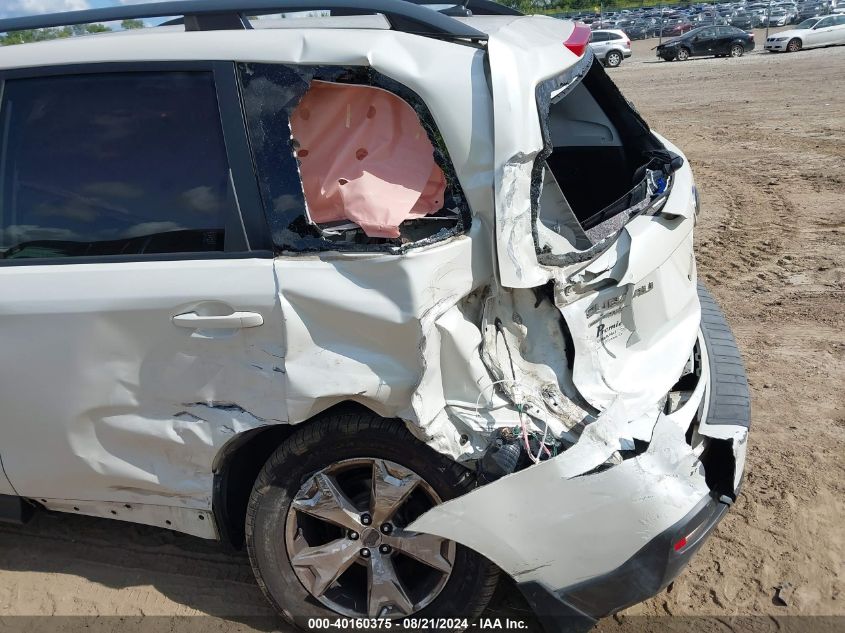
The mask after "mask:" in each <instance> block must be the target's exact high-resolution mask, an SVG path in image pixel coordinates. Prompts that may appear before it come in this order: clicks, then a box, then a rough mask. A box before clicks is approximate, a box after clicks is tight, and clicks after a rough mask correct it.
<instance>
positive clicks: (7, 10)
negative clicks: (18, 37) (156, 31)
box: [0, 0, 153, 18]
mask: <svg viewBox="0 0 845 633" xmlns="http://www.w3.org/2000/svg"><path fill="white" fill-rule="evenodd" d="M151 1H153V0H0V18H11V17H16V16H19V15H33V14H36V13H55V12H59V11H74V10H77V9H92V8H99V7H109V6H117V5H121V4H142V3H146V2H151Z"/></svg>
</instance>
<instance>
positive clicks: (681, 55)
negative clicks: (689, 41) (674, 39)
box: [675, 46, 690, 62]
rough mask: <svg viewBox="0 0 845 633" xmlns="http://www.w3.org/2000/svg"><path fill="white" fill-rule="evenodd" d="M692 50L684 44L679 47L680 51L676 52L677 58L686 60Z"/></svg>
mask: <svg viewBox="0 0 845 633" xmlns="http://www.w3.org/2000/svg"><path fill="white" fill-rule="evenodd" d="M689 56H690V51H689V49H688V48H684V47H683V46H682V47H681V48H679V49H678V52H677V53H675V59H676V60H678V61H679V62H685V61H687V60H688V59H689Z"/></svg>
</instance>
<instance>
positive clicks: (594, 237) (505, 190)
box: [472, 16, 700, 419]
mask: <svg viewBox="0 0 845 633" xmlns="http://www.w3.org/2000/svg"><path fill="white" fill-rule="evenodd" d="M485 22H488V24H485ZM472 25H473V26H475V27H476V28H479V29H481V30H486V31H487V32H488V34H489V42H488V53H489V64H490V83H491V90H492V94H493V116H494V160H495V187H496V189H495V220H496V258H497V261H498V270H499V280H500V284H501V286H502V287H503V289H504V291H506V292H507V291H508V289H511V291H512V292H517V289H527V288H531V289H535V292H537V291H539V289H541V288H545V291H546V292H551V294H552V295H553V297H554V304H555V306H556V308H557V309H558V310H559V312H560V313H561V315H562V316H563V318H564V321H565V326H564V327H565V328H567V329H568V331H569V336H571V345H572V350H570V351H568V352H567V354H570V353H572V352H573V351H574V353H572V355H571V356H569V358H570V366H569V370H570V371H571V372H572V380H573V383H574V386H575V388H576V389H577V390H578V392H579V393H580V394H581V396H583V397H584V398H585V399H586V400H587V402H588V403H589V404H590V405H592V406H593V407H595V408H596V409H598V410H604V409H606V408H607V407H608V406H610V403H611V402H612V401H613V400H614V399H615V398H617V397H622V398H624V400H625V402H626V407H627V411H628V413H629V414H630V416H631V418H632V419H633V418H635V417H636V416H638V415H641V414H643V413H645V412H646V411H648V410H649V408H650V407H654V406H655V404H654V403H656V402H658V401H659V400H660V399H661V398H662V397H663V396H664V395H665V394H666V392H667V391H668V390H669V389H670V388H671V386H672V385H673V384H674V383H675V381H676V380H677V379H678V377H679V375H680V374H681V371H682V370H683V368H684V366H685V364H686V362H687V360H688V358H689V354H690V350H691V349H692V346H693V344H694V342H695V340H696V337H697V334H698V325H699V320H700V306H699V303H698V299H697V294H696V281H695V277H696V273H695V260H694V257H693V249H692V244H693V241H692V229H693V226H694V224H695V210H696V208H697V202H696V195H695V188H694V186H693V181H692V173H691V171H690V169H689V167H688V166H687V165H686V164H684V158H683V157H682V156H681V155H680V152H679V151H678V150H677V149H676V148H675V147H674V146H672V145H671V144H669V143H668V142H667V141H665V140H664V139H662V138H661V137H659V136H658V135H656V134H654V133H652V131H651V130H650V129H649V127H648V125H647V124H646V123H645V121H643V119H642V118H641V117H640V115H639V114H638V113H637V112H636V110H635V109H634V108H633V106H632V105H631V104H629V103H628V102H627V100H626V99H625V98H624V97H623V96H622V94H621V93H620V92H619V90H618V89H617V88H616V86H615V84H614V83H613V82H612V81H611V80H610V78H609V77H608V76H607V74H606V73H605V71H604V69H603V68H602V66H601V64H600V63H599V62H598V61H596V60H595V59H594V57H593V54H592V52H591V51H590V49H589V47H588V45H587V44H588V42H589V37H588V36H589V31H588V30H586V27H584V26H583V25H576V24H574V23H572V22H569V21H563V20H557V19H553V18H545V17H540V16H530V17H529V16H525V17H516V18H504V19H503V20H500V21H498V22H494V21H492V18H489V19H485V20H479V21H478V23H476V21H475V20H473V22H472ZM492 27H495V28H492ZM540 345H543V343H540Z"/></svg>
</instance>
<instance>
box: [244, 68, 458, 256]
mask: <svg viewBox="0 0 845 633" xmlns="http://www.w3.org/2000/svg"><path fill="white" fill-rule="evenodd" d="M239 70H240V81H241V88H242V93H243V100H244V107H245V111H246V118H247V128H248V131H249V139H250V144H251V147H252V151H253V155H254V157H255V164H256V170H257V175H258V181H259V186H260V189H261V195H262V199H263V203H264V210H265V213H266V214H267V219H268V223H269V225H270V228H271V231H272V236H273V241H274V244H275V245H276V247H277V248H278V249H280V250H282V251H294V252H301V251H317V250H357V251H361V250H370V251H373V250H375V251H388V252H399V251H402V250H403V249H405V248H408V247H412V246H414V245H420V244H423V243H430V242H433V241H438V240H443V239H448V238H450V237H452V236H454V235H456V234H458V233H461V232H463V231H465V230H466V229H467V228H468V227H469V224H470V214H469V207H468V205H467V203H466V201H465V199H464V195H463V191H462V189H461V186H460V184H459V182H458V179H457V176H456V174H455V171H454V168H453V167H452V163H451V162H450V160H449V158H448V155H447V152H446V147H445V144H444V143H443V140H442V138H441V137H440V134H439V133H438V132H437V129H436V127H435V124H434V119H433V117H432V116H431V114H430V113H429V111H428V109H427V108H426V106H425V104H424V103H423V101H422V100H421V99H420V98H419V96H418V95H416V94H415V93H413V92H411V91H410V90H409V89H408V88H406V87H405V86H402V85H401V84H398V83H396V82H395V81H393V80H391V79H389V78H388V77H385V76H383V75H381V74H379V73H377V72H375V71H372V70H368V69H362V68H344V67H334V66H326V67H314V66H289V65H282V64H278V65H275V64H242V65H240V66H239Z"/></svg>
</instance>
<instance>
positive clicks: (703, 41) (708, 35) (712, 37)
mask: <svg viewBox="0 0 845 633" xmlns="http://www.w3.org/2000/svg"><path fill="white" fill-rule="evenodd" d="M715 43H716V29H715V27H712V26H711V27H708V28H705V29H702V30H701V31H699V32H698V33H696V35H695V37H693V38H692V54H693V55H713V54H714V52H713V47H714V45H715Z"/></svg>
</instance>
